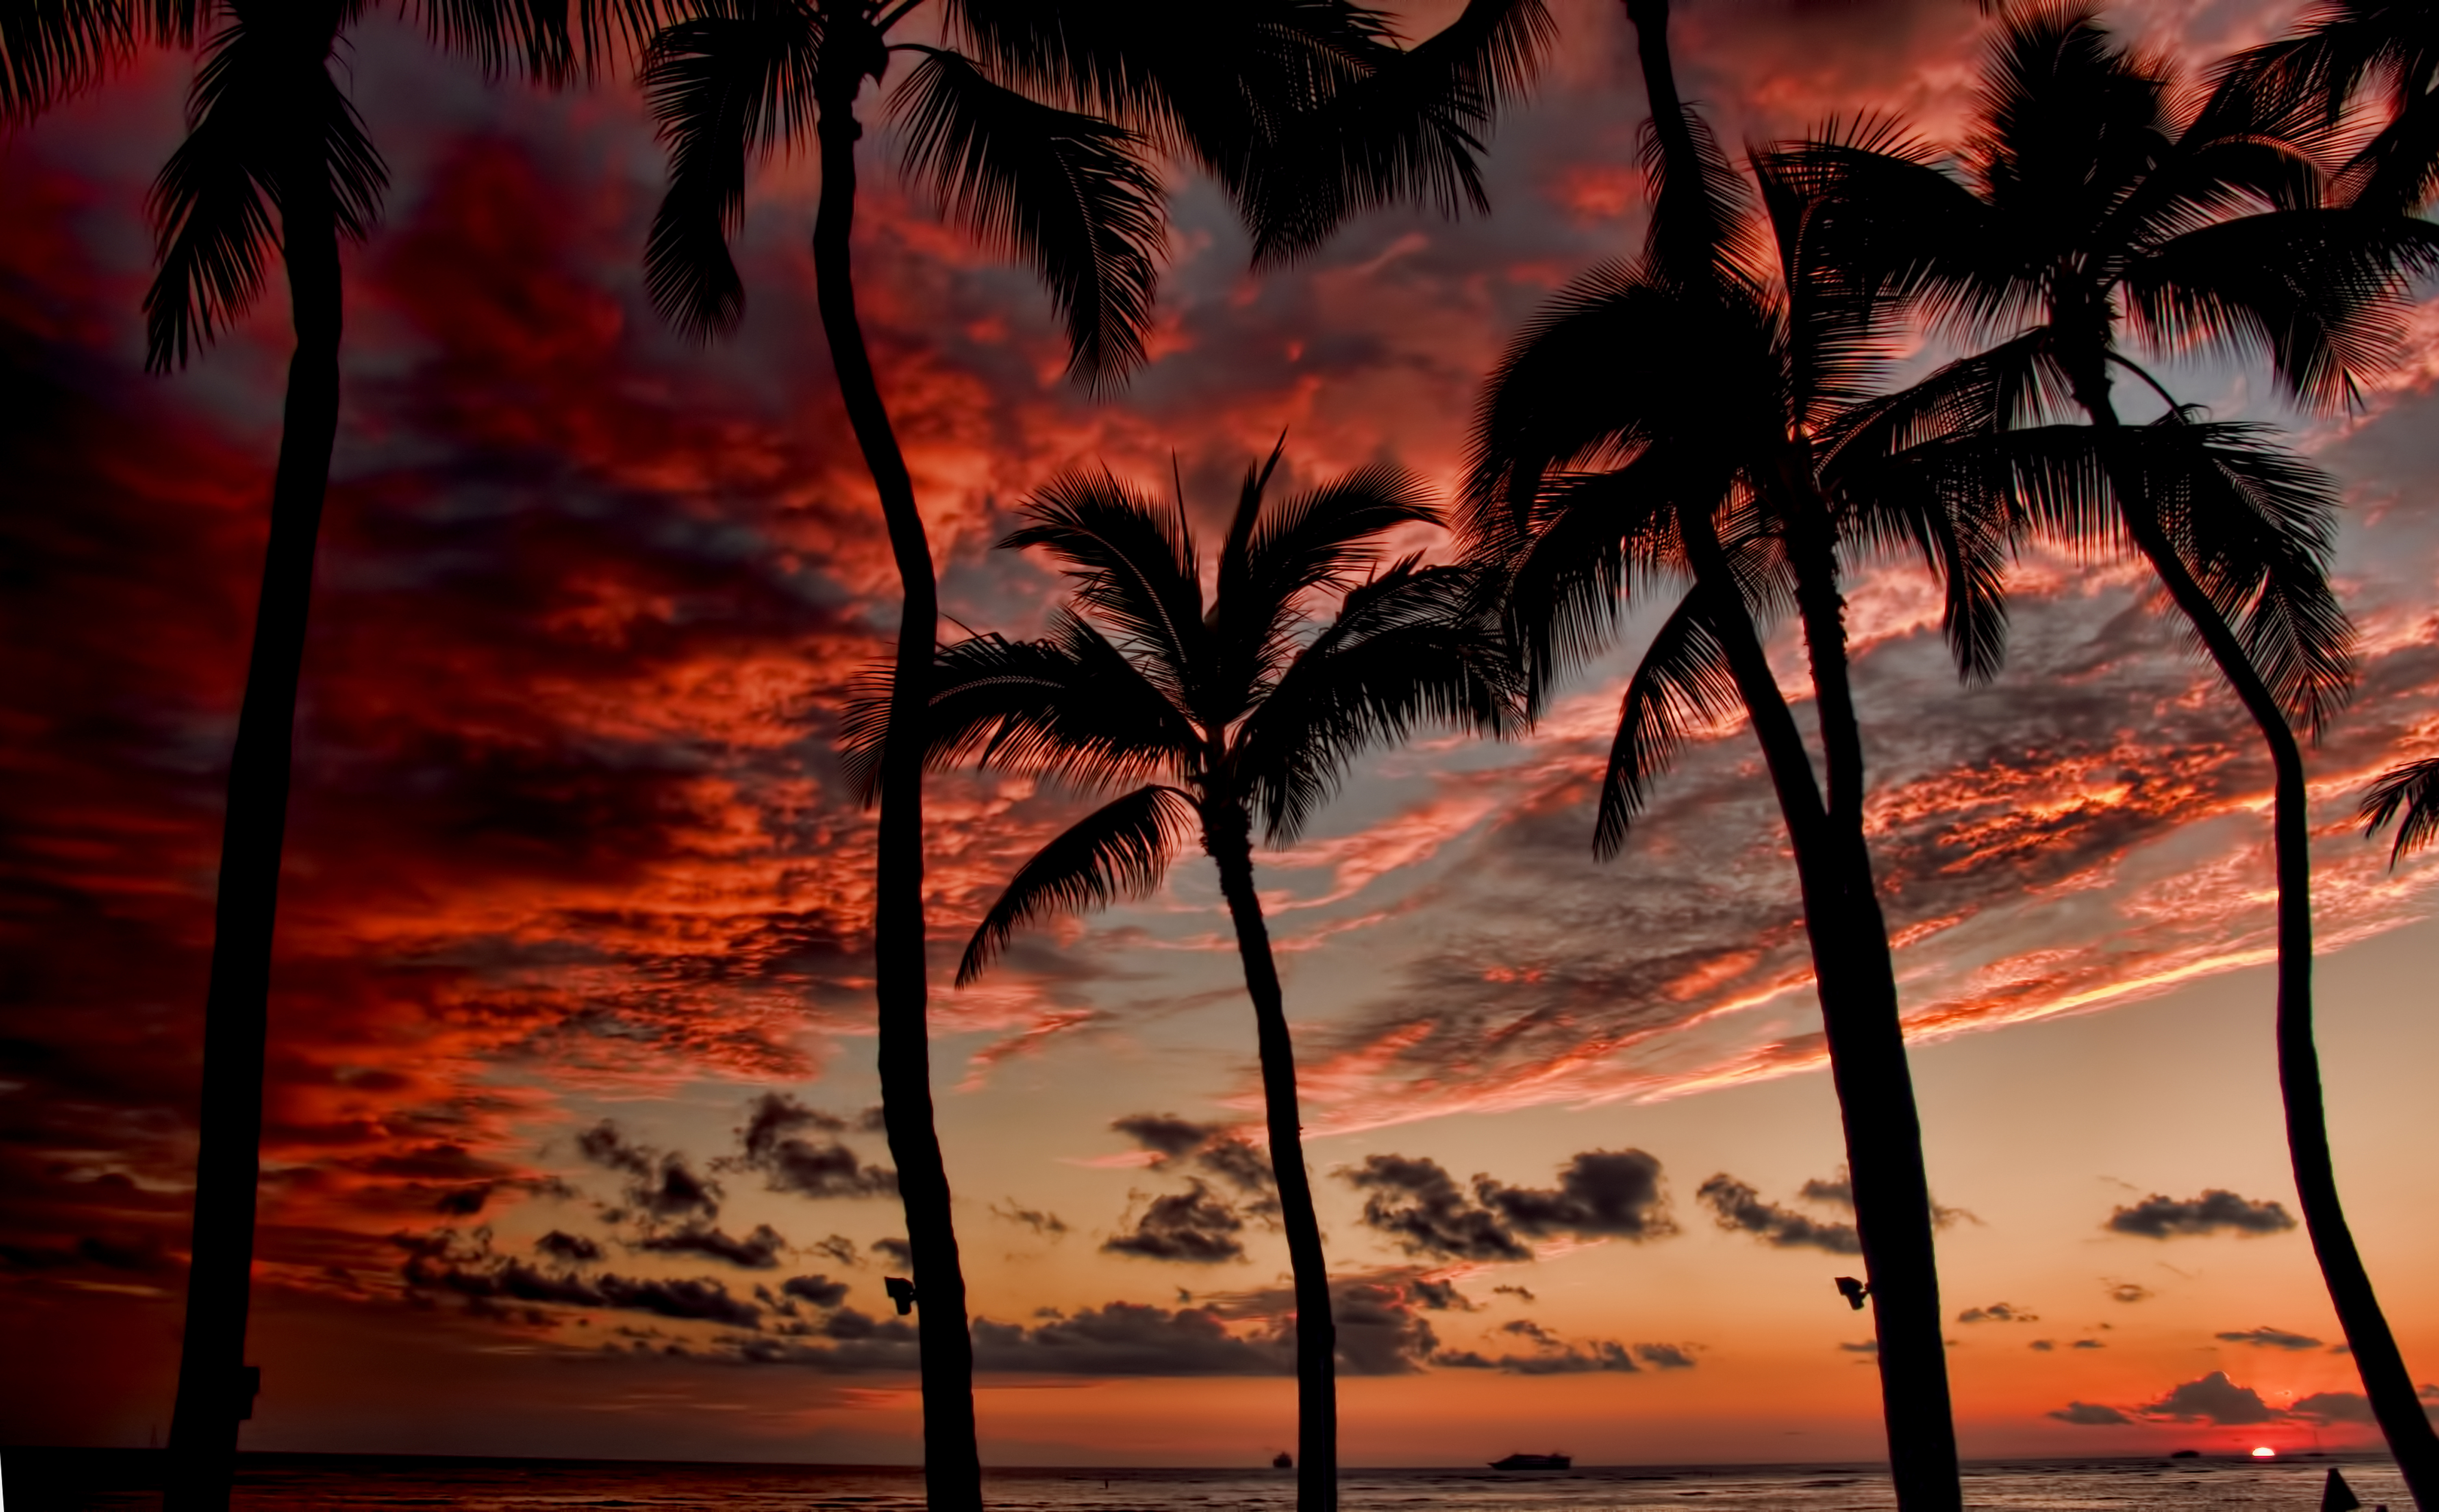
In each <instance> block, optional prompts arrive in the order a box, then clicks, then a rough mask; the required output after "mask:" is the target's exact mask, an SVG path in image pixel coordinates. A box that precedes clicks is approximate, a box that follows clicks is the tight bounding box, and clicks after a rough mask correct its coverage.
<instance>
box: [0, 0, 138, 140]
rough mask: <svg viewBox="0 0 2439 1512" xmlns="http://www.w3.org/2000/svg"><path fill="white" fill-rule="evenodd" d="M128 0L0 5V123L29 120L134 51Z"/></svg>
mask: <svg viewBox="0 0 2439 1512" xmlns="http://www.w3.org/2000/svg"><path fill="white" fill-rule="evenodd" d="M136 20H137V18H136V15H135V14H134V11H132V10H131V9H130V8H129V6H128V4H127V3H126V0H9V3H8V4H6V5H0V124H14V123H16V122H21V121H27V120H31V119H33V118H34V117H35V116H39V115H41V114H42V113H43V112H44V111H45V110H48V109H49V108H50V107H51V106H53V105H55V104H58V103H59V102H60V101H61V100H62V99H65V98H67V97H68V96H70V95H73V94H75V93H76V92H77V91H78V90H80V89H82V88H84V87H86V86H87V85H89V84H91V83H93V82H94V81H95V80H98V79H99V78H100V77H101V75H102V74H103V72H104V71H105V70H107V69H108V68H109V67H111V65H113V64H115V63H117V62H121V61H123V60H125V59H127V58H129V57H132V56H133V55H134V51H135V42H136V34H135V27H136Z"/></svg>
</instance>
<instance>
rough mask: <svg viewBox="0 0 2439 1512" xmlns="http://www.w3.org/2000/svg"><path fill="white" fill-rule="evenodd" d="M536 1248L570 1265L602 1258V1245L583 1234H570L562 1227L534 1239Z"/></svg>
mask: <svg viewBox="0 0 2439 1512" xmlns="http://www.w3.org/2000/svg"><path fill="white" fill-rule="evenodd" d="M534 1248H535V1249H536V1250H538V1251H540V1252H541V1253H542V1254H547V1255H549V1256H550V1257H551V1258H552V1259H554V1260H559V1261H561V1262H564V1263H566V1264H569V1265H580V1264H583V1263H584V1262H586V1261H589V1260H598V1259H599V1258H601V1246H600V1245H598V1244H596V1243H594V1242H593V1241H592V1240H591V1239H588V1238H586V1237H585V1236H583V1235H581V1234H569V1233H566V1232H564V1231H562V1230H560V1229H553V1230H551V1231H550V1232H549V1233H548V1234H545V1235H543V1236H542V1237H541V1238H538V1239H536V1240H534Z"/></svg>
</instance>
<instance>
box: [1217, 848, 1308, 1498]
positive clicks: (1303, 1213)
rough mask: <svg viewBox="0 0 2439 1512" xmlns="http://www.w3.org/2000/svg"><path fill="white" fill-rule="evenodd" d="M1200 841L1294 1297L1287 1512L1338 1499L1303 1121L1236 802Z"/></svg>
mask: <svg viewBox="0 0 2439 1512" xmlns="http://www.w3.org/2000/svg"><path fill="white" fill-rule="evenodd" d="M1202 845H1203V848H1204V849H1206V850H1208V851H1209V852H1210V853H1211V859H1212V860H1213V861H1214V862H1216V863H1218V864H1219V867H1220V896H1221V897H1223V898H1226V899H1227V900H1228V917H1229V919H1230V920H1231V921H1232V922H1233V923H1234V924H1235V925H1236V926H1237V955H1238V956H1239V957H1241V958H1242V959H1243V961H1244V964H1245V991H1246V994H1247V995H1248V996H1250V997H1251V998H1252V999H1253V1000H1254V1024H1255V1035H1256V1038H1257V1040H1258V1041H1259V1043H1260V1046H1261V1056H1262V1108H1263V1112H1264V1113H1265V1114H1266V1115H1267V1117H1268V1120H1269V1124H1270V1133H1271V1172H1272V1175H1273V1177H1274V1178H1275V1179H1276V1180H1277V1182H1278V1188H1279V1218H1280V1221H1281V1222H1283V1223H1284V1224H1286V1226H1287V1231H1288V1264H1289V1267H1290V1269H1291V1271H1292V1272H1294V1275H1295V1301H1296V1512H1336V1508H1337V1506H1338V1326H1337V1325H1336V1324H1335V1323H1333V1322H1332V1321H1331V1319H1330V1312H1329V1262H1328V1260H1327V1258H1326V1256H1325V1255H1324V1254H1322V1249H1321V1222H1320V1220H1319V1219H1318V1218H1315V1217H1314V1216H1313V1210H1312V1178H1311V1177H1310V1176H1309V1174H1308V1173H1307V1172H1306V1170H1305V1165H1304V1124H1303V1120H1302V1119H1301V1117H1300V1116H1299V1115H1298V1113H1297V1111H1296V1073H1295V1045H1294V1043H1293V1042H1292V1041H1291V1040H1290V1039H1289V1037H1288V1015H1287V1002H1286V999H1285V997H1284V996H1283V995H1282V994H1281V992H1280V991H1279V969H1278V965H1277V963H1276V962H1275V961H1273V959H1272V958H1271V932H1270V929H1269V926H1267V925H1266V924H1264V923H1263V922H1262V902H1261V898H1259V897H1258V896H1256V895H1255V891H1254V847H1253V825H1252V822H1251V821H1250V820H1249V819H1248V818H1247V817H1246V814H1245V811H1244V809H1242V808H1240V807H1238V806H1237V805H1235V804H1232V803H1228V802H1226V801H1224V800H1223V801H1219V802H1213V803H1208V804H1205V805H1204V806H1203V809H1202Z"/></svg>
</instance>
